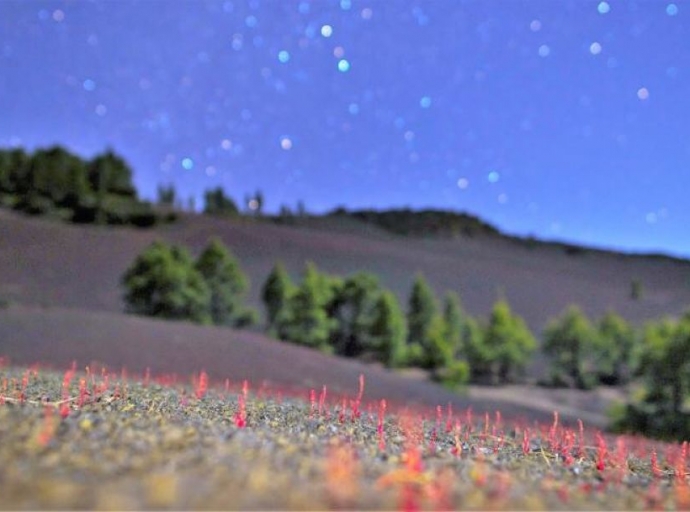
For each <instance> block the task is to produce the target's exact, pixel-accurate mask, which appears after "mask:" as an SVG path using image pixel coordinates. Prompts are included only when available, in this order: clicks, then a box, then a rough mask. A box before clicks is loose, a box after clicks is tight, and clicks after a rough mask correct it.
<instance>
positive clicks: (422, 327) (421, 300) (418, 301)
mask: <svg viewBox="0 0 690 512" xmlns="http://www.w3.org/2000/svg"><path fill="white" fill-rule="evenodd" d="M436 310H437V307H436V299H435V297H434V293H433V291H432V290H431V288H430V287H429V285H428V283H427V282H426V280H425V279H424V276H423V275H422V274H417V276H416V277H415V280H414V283H413V285H412V292H411V293H410V298H409V302H408V310H407V328H408V333H407V343H408V345H409V346H410V351H411V352H410V357H411V361H410V363H411V364H413V365H416V364H424V352H425V350H426V349H427V348H428V347H429V345H430V342H429V340H428V338H427V334H428V332H429V327H430V326H431V322H432V321H433V319H434V316H435V315H436Z"/></svg>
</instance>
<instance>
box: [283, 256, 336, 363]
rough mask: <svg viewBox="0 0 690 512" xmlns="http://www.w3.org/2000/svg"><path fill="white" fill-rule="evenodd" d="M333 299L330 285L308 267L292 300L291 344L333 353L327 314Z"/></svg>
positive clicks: (330, 323)
mask: <svg viewBox="0 0 690 512" xmlns="http://www.w3.org/2000/svg"><path fill="white" fill-rule="evenodd" d="M331 297H332V291H331V289H330V287H329V283H328V281H327V280H326V279H325V278H324V277H323V276H321V275H320V274H319V272H318V270H317V269H316V266H315V265H314V264H313V263H311V262H309V263H307V266H306V269H305V272H304V278H303V280H302V284H301V285H300V287H299V288H298V289H297V292H296V293H295V294H294V295H293V296H292V298H291V300H290V310H291V311H292V318H291V319H290V325H289V326H288V329H287V334H288V339H289V340H290V341H293V342H295V343H298V344H300V345H306V346H308V347H313V348H318V349H320V350H323V351H327V352H328V351H331V350H332V347H331V346H330V345H329V336H330V333H331V329H332V324H333V322H332V320H331V319H330V318H329V317H328V312H327V311H326V307H327V306H328V303H329V301H330V300H331Z"/></svg>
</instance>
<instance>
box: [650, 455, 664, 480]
mask: <svg viewBox="0 0 690 512" xmlns="http://www.w3.org/2000/svg"><path fill="white" fill-rule="evenodd" d="M650 464H651V466H652V476H654V478H661V468H660V467H659V461H658V459H657V456H656V450H652V455H651V457H650Z"/></svg>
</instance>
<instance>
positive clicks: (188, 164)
mask: <svg viewBox="0 0 690 512" xmlns="http://www.w3.org/2000/svg"><path fill="white" fill-rule="evenodd" d="M182 168H183V169H185V170H187V171H191V170H192V169H194V160H192V159H191V158H189V157H187V158H183V159H182Z"/></svg>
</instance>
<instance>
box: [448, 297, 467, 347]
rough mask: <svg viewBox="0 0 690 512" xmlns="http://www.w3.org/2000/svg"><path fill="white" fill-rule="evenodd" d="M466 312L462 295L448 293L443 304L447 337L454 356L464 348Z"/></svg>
mask: <svg viewBox="0 0 690 512" xmlns="http://www.w3.org/2000/svg"><path fill="white" fill-rule="evenodd" d="M464 316H465V315H464V313H463V311H462V306H461V304H460V297H458V294H457V293H455V292H448V293H446V297H445V301H444V305H443V321H444V325H445V335H444V336H445V338H446V340H447V341H448V344H449V345H450V347H451V349H452V352H453V357H458V356H459V355H461V354H462V353H463V352H464V350H463V329H464V322H463V318H464Z"/></svg>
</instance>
